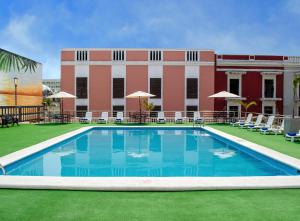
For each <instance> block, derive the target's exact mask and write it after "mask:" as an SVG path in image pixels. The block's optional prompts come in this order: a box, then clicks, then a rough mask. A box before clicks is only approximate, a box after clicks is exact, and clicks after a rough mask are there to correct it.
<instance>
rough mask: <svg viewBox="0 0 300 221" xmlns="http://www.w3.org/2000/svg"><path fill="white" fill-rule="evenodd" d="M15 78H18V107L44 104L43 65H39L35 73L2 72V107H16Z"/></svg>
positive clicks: (0, 89) (0, 85)
mask: <svg viewBox="0 0 300 221" xmlns="http://www.w3.org/2000/svg"><path fill="white" fill-rule="evenodd" d="M14 77H17V78H18V79H19V80H18V87H17V105H20V106H21V105H24V106H30V105H41V104H42V65H41V64H38V65H37V68H36V70H35V71H34V72H30V71H29V70H27V71H26V72H24V71H19V72H18V71H10V72H9V73H5V72H2V71H0V106H14V105H15V86H14Z"/></svg>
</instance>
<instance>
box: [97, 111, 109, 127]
mask: <svg viewBox="0 0 300 221" xmlns="http://www.w3.org/2000/svg"><path fill="white" fill-rule="evenodd" d="M107 122H108V112H102V113H101V117H100V118H98V119H97V123H104V124H107Z"/></svg>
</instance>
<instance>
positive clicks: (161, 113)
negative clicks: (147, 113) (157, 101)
mask: <svg viewBox="0 0 300 221" xmlns="http://www.w3.org/2000/svg"><path fill="white" fill-rule="evenodd" d="M157 118H158V119H164V118H165V114H164V112H162V111H160V112H158V115H157Z"/></svg>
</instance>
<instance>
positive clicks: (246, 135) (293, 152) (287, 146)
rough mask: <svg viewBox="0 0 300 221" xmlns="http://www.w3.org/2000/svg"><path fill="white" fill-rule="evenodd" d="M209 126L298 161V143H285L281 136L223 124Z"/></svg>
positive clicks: (299, 152)
mask: <svg viewBox="0 0 300 221" xmlns="http://www.w3.org/2000/svg"><path fill="white" fill-rule="evenodd" d="M209 126H210V127H213V128H215V129H217V130H221V131H223V132H225V133H228V134H231V135H234V136H237V137H240V138H243V139H245V140H249V141H251V142H253V143H257V144H260V145H263V146H265V147H269V148H271V149H273V150H276V151H278V152H281V153H284V154H287V155H289V156H292V157H296V158H299V159H300V143H299V142H290V141H286V140H285V138H284V136H283V135H262V134H260V133H259V132H257V131H256V132H251V131H248V130H246V129H240V128H238V127H231V126H228V125H224V124H211V125H209Z"/></svg>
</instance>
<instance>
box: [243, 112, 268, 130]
mask: <svg viewBox="0 0 300 221" xmlns="http://www.w3.org/2000/svg"><path fill="white" fill-rule="evenodd" d="M262 119H263V115H262V114H260V115H258V116H257V118H256V121H255V123H254V124H249V125H244V126H243V127H242V128H244V127H246V128H247V129H249V130H251V131H252V130H256V129H257V128H256V127H257V126H259V125H261V122H262Z"/></svg>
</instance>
